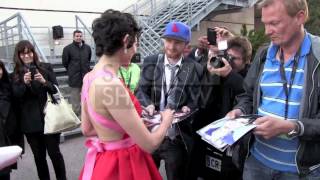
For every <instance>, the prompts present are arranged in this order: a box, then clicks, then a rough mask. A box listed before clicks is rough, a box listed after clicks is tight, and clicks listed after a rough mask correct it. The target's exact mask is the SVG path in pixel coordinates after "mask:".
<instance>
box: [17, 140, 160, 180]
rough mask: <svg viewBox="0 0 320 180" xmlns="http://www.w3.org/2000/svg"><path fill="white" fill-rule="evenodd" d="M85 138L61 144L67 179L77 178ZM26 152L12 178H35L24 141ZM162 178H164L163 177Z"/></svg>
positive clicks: (29, 153)
mask: <svg viewBox="0 0 320 180" xmlns="http://www.w3.org/2000/svg"><path fill="white" fill-rule="evenodd" d="M84 141H85V138H84V137H82V136H77V137H72V138H68V139H66V140H65V141H64V142H63V143H62V144H61V145H60V148H61V151H62V154H63V156H64V160H65V164H66V169H67V177H68V179H69V180H76V179H78V176H79V172H80V170H81V168H82V166H83V161H84V157H85V153H86V148H85V147H84V145H83V144H84ZM25 146H26V149H25V150H26V152H25V154H24V155H23V156H22V159H19V161H18V170H16V171H13V172H12V173H11V179H12V180H37V179H38V177H37V170H36V166H35V163H34V160H33V155H32V152H31V150H30V147H29V145H28V144H27V143H26V145H25ZM49 159H50V158H49V156H47V160H48V165H49V170H50V176H51V179H55V175H54V170H53V167H52V164H51V161H50V160H49ZM160 172H161V174H164V173H163V168H160ZM164 180H166V178H165V177H164Z"/></svg>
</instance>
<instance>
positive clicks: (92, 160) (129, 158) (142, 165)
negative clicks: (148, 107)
mask: <svg viewBox="0 0 320 180" xmlns="http://www.w3.org/2000/svg"><path fill="white" fill-rule="evenodd" d="M98 77H105V78H113V77H112V74H110V73H108V72H105V71H99V72H96V73H95V74H91V75H89V74H87V75H86V76H85V77H84V80H83V87H82V95H81V99H82V101H84V102H86V103H87V107H88V113H89V116H90V117H91V119H92V120H94V121H95V122H97V123H99V124H100V125H102V126H103V127H106V128H110V129H114V130H116V131H118V132H121V133H125V131H124V130H123V129H122V128H121V126H120V125H119V124H118V123H117V122H115V121H110V120H108V119H107V118H105V117H103V116H102V115H100V114H98V113H96V112H95V111H94V110H93V108H92V106H91V104H90V102H89V101H88V98H89V97H88V90H89V87H90V84H91V82H92V81H93V80H94V79H96V78H98ZM128 92H129V94H130V97H131V100H132V101H133V103H134V105H135V108H136V110H137V112H138V113H139V115H141V106H140V104H139V102H138V101H137V99H136V98H135V96H134V95H133V94H132V93H131V92H130V91H129V90H128ZM85 145H86V146H87V148H88V152H87V155H86V158H85V164H84V167H83V169H82V171H81V174H80V177H79V179H80V180H161V179H162V178H161V175H160V173H159V171H158V169H157V167H156V166H155V164H154V162H153V159H152V157H151V155H150V154H149V153H147V152H145V151H143V150H142V149H141V148H140V147H139V146H138V145H136V144H135V142H134V141H133V140H132V139H131V138H130V137H129V136H128V135H127V134H125V135H124V137H123V138H122V139H121V140H117V141H109V142H102V141H100V140H99V139H98V138H97V137H93V138H88V139H87V140H86V143H85Z"/></svg>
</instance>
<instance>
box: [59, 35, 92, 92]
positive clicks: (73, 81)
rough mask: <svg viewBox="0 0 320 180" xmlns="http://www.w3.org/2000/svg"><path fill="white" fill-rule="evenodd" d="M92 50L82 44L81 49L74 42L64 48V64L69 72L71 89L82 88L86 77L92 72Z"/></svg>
mask: <svg viewBox="0 0 320 180" xmlns="http://www.w3.org/2000/svg"><path fill="white" fill-rule="evenodd" d="M90 59H91V48H90V46H88V45H87V44H85V43H84V41H83V42H82V46H81V47H80V46H79V44H78V43H76V42H74V41H73V43H71V44H69V45H68V46H66V47H64V48H63V52H62V64H63V66H64V67H65V68H66V69H67V72H68V77H69V80H68V84H69V86H70V87H77V88H81V87H82V79H83V77H84V75H85V74H86V73H87V72H89V71H90Z"/></svg>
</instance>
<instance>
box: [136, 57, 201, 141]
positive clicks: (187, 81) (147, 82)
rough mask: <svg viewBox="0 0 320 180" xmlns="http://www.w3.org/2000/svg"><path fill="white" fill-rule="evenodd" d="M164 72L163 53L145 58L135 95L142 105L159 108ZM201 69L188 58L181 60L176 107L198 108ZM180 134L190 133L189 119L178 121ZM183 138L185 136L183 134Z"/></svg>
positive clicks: (178, 108)
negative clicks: (151, 105) (152, 105)
mask: <svg viewBox="0 0 320 180" xmlns="http://www.w3.org/2000/svg"><path fill="white" fill-rule="evenodd" d="M163 74H164V55H163V54H157V55H153V56H149V57H147V58H145V60H144V63H143V67H142V71H141V76H140V81H139V85H138V89H137V93H136V96H137V98H138V99H139V101H140V103H141V104H142V106H145V107H146V106H148V105H150V104H154V105H155V107H156V110H159V109H160V99H161V88H162V77H163ZM202 74H203V69H202V67H201V65H200V64H198V63H196V62H194V61H193V60H191V59H189V58H184V59H183V60H182V66H181V68H180V70H179V71H178V74H177V75H176V77H177V85H176V87H177V88H178V89H179V90H178V91H177V94H176V97H178V98H177V99H176V103H175V104H176V109H177V110H180V109H181V108H182V107H183V106H188V107H189V108H191V110H195V109H197V108H198V99H199V95H200V79H201V77H202ZM179 126H180V127H181V130H182V133H184V134H182V135H187V134H188V135H191V121H188V120H185V121H182V122H181V123H179ZM185 138H187V137H186V136H185Z"/></svg>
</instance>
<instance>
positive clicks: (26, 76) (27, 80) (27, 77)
mask: <svg viewBox="0 0 320 180" xmlns="http://www.w3.org/2000/svg"><path fill="white" fill-rule="evenodd" d="M31 80H32V79H31V72H30V71H29V72H27V73H25V74H24V76H23V82H24V83H25V84H30V82H31Z"/></svg>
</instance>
